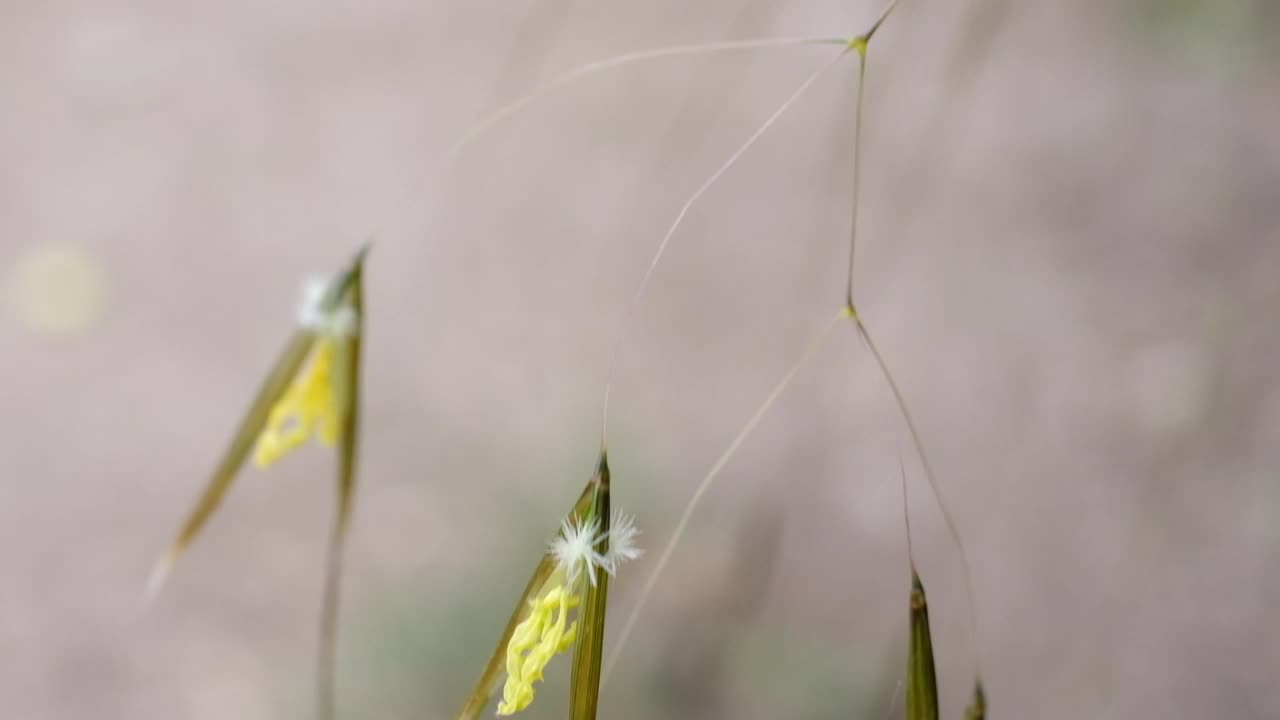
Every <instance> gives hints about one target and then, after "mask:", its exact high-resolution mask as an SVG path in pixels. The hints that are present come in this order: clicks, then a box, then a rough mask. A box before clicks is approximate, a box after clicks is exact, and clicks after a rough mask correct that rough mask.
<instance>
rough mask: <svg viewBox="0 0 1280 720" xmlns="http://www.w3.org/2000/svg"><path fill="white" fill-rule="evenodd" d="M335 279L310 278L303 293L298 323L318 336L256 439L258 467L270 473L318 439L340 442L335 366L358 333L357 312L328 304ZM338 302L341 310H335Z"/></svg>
mask: <svg viewBox="0 0 1280 720" xmlns="http://www.w3.org/2000/svg"><path fill="white" fill-rule="evenodd" d="M333 291H334V279H333V278H327V277H326V278H312V279H311V280H309V281H308V282H307V284H306V285H305V286H304V287H303V290H302V302H301V303H300V305H299V308H298V323H299V324H300V325H301V326H302V327H304V328H306V329H307V330H310V331H312V332H314V333H316V334H317V336H318V337H317V338H316V341H315V345H314V347H313V348H312V349H311V353H310V355H309V356H308V358H307V362H306V365H304V366H303V368H302V370H301V371H300V372H299V373H298V374H297V375H296V376H295V377H294V378H293V380H292V382H290V383H289V387H288V388H287V389H286V390H285V392H284V395H282V396H281V397H280V399H279V400H277V401H276V404H275V405H273V406H272V408H271V412H270V414H269V415H268V417H267V424H266V426H265V427H263V429H262V432H261V433H259V435H258V442H257V446H256V447H255V449H254V458H253V459H254V462H255V463H256V464H257V465H258V467H267V466H268V465H271V464H272V463H274V462H276V461H277V460H279V459H280V458H282V457H284V456H285V455H288V454H289V453H290V452H292V451H293V450H295V449H297V448H298V447H299V446H300V445H302V444H303V443H305V442H306V441H307V438H309V437H311V436H312V435H314V436H315V437H316V439H317V440H319V441H320V443H321V444H322V445H329V446H332V445H335V444H336V443H337V442H338V435H339V432H340V427H341V424H340V418H341V404H342V398H341V393H340V392H338V391H337V389H336V388H338V387H339V383H340V378H339V377H337V375H338V374H339V372H335V365H338V364H339V363H338V360H339V357H340V354H341V353H342V349H341V347H340V344H339V343H340V341H341V340H344V339H346V338H349V337H351V336H352V335H353V334H354V333H355V332H356V330H357V326H358V322H357V319H356V311H355V308H352V307H351V306H350V305H348V304H345V303H341V302H337V301H335V300H334V299H332V298H330V297H329V296H330V294H331V293H332V292H333ZM335 302H337V304H336V305H335Z"/></svg>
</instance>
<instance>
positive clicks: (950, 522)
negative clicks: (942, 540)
mask: <svg viewBox="0 0 1280 720" xmlns="http://www.w3.org/2000/svg"><path fill="white" fill-rule="evenodd" d="M853 322H854V324H855V326H856V327H857V330H858V336H859V337H861V338H862V340H863V342H864V343H866V346H867V349H868V350H870V351H871V356H872V357H873V358H875V361H876V366H877V367H879V368H880V375H881V377H883V378H884V381H885V384H887V385H888V386H889V390H890V391H891V392H892V393H893V399H894V401H895V402H896V403H897V405H898V412H899V414H901V415H902V419H903V421H904V422H905V423H906V425H907V431H908V432H909V433H910V434H911V442H912V443H914V445H915V449H916V454H918V455H919V456H920V464H921V466H923V467H924V475H925V478H926V479H928V481H929V488H930V490H932V491H933V498H934V500H935V501H936V502H937V503H938V510H939V511H940V512H941V513H942V519H943V521H944V522H945V523H946V525H947V532H948V533H949V534H950V535H951V540H952V542H954V543H955V544H956V551H957V552H958V553H959V554H960V565H961V567H962V568H963V570H964V585H965V592H966V594H967V595H968V600H969V630H970V632H971V634H972V637H973V649H974V657H975V658H976V659H975V661H974V664H975V665H976V666H977V668H978V675H979V676H981V675H982V653H981V651H980V646H979V644H978V610H977V601H976V600H975V597H976V596H975V593H974V590H973V570H972V569H971V567H970V565H969V553H968V552H967V551H966V550H965V547H964V541H963V540H961V539H960V529H959V527H958V526H957V525H956V521H955V518H954V517H952V515H951V511H950V510H949V509H947V503H946V501H945V500H944V499H943V497H942V491H941V490H940V489H939V488H938V479H937V476H936V475H935V474H934V472H933V463H931V462H929V455H928V454H927V453H926V452H925V450H924V442H923V441H921V439H920V430H919V428H917V426H916V421H915V419H914V418H913V417H912V415H911V411H910V410H908V409H907V401H906V399H905V398H903V396H902V390H901V389H900V388H899V387H898V383H897V382H896V381H895V380H894V379H893V373H891V372H889V365H888V364H887V363H885V360H884V356H883V355H881V354H880V350H879V348H877V347H876V344H875V341H874V340H872V339H871V333H870V332H868V331H867V326H866V324H865V323H864V322H863V320H862V318H861V317H860V316H858V315H854V316H853Z"/></svg>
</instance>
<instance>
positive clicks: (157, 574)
mask: <svg viewBox="0 0 1280 720" xmlns="http://www.w3.org/2000/svg"><path fill="white" fill-rule="evenodd" d="M178 554H179V549H178V548H177V547H172V548H169V550H168V551H167V552H165V554H164V556H163V557H161V558H160V560H159V561H158V562H157V563H156V564H155V567H153V568H152V569H151V574H150V575H149V576H148V577H147V584H146V586H145V587H144V588H143V589H142V604H143V606H144V607H147V606H150V605H151V604H152V603H153V602H155V599H156V597H158V596H159V595H160V591H161V590H163V589H164V586H165V583H166V582H167V581H168V580H169V573H170V571H172V570H173V566H174V563H176V562H177V560H178Z"/></svg>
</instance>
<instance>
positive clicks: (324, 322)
mask: <svg viewBox="0 0 1280 720" xmlns="http://www.w3.org/2000/svg"><path fill="white" fill-rule="evenodd" d="M337 279H338V278H337V276H333V275H316V276H313V277H311V278H308V279H307V282H306V283H305V284H304V285H303V286H302V299H301V301H300V302H299V303H298V324H299V325H301V326H302V327H304V328H306V329H308V330H311V331H313V332H316V333H319V334H321V335H326V336H328V337H333V338H346V337H351V336H352V335H354V334H355V332H356V329H357V328H356V324H357V323H356V311H355V308H352V307H351V306H350V305H346V304H342V305H339V306H338V307H336V308H325V306H324V303H325V299H326V296H327V295H328V293H329V288H330V287H331V286H332V285H333V283H335V282H337Z"/></svg>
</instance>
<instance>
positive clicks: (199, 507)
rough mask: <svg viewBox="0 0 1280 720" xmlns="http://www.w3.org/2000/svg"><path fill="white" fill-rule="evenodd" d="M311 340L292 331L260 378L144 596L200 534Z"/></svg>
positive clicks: (152, 592) (160, 582) (151, 592)
mask: <svg viewBox="0 0 1280 720" xmlns="http://www.w3.org/2000/svg"><path fill="white" fill-rule="evenodd" d="M314 343H315V337H314V336H313V335H312V334H311V333H309V332H306V331H305V330H298V331H295V332H294V333H293V336H292V337H290V338H289V342H288V343H286V344H285V347H284V350H283V351H282V352H281V353H280V356H279V358H278V359H277V360H276V362H275V364H274V365H273V366H272V367H271V371H270V372H268V373H267V377H266V379H265V380H264V381H263V382H262V385H261V387H259V388H258V394H257V395H255V396H254V398H253V402H252V403H250V405H249V410H248V412H246V413H245V415H244V418H243V419H241V421H240V426H239V427H238V428H237V429H236V432H235V435H234V436H232V438H231V443H230V444H229V445H228V446H227V449H226V451H224V452H223V454H222V460H221V461H220V462H219V463H218V466H217V467H216V468H215V469H214V471H213V474H212V475H211V476H210V477H209V481H208V482H207V483H206V484H205V488H204V492H202V493H201V495H200V498H199V499H198V500H196V504H195V507H193V508H192V510H191V512H190V514H189V515H188V516H187V519H186V522H184V523H183V524H182V527H181V528H180V529H179V530H178V535H177V537H176V538H175V539H174V540H173V542H172V543H171V544H170V545H169V548H168V549H167V550H166V551H165V554H164V556H163V557H162V558H161V559H160V562H159V563H158V564H157V565H156V568H155V570H154V571H153V572H152V575H151V580H150V582H149V583H148V585H147V594H148V596H154V595H155V594H156V593H157V592H159V590H160V588H161V586H162V585H163V584H164V580H165V578H166V577H167V576H168V574H169V571H170V570H171V569H172V568H173V565H174V563H175V562H177V560H178V557H179V556H181V555H182V553H183V552H185V551H186V549H187V547H188V546H190V545H191V542H192V541H193V540H195V538H196V536H197V535H198V534H200V530H201V529H203V528H204V526H205V523H206V522H208V520H209V517H210V516H212V515H213V513H214V511H215V510H217V509H218V506H219V505H220V504H222V499H223V498H224V497H225V496H226V494H227V490H229V489H230V488H231V483H232V482H234V481H235V478H236V475H237V473H239V471H240V468H241V467H242V466H243V465H244V461H245V458H247V457H248V456H249V453H250V452H251V451H252V450H253V446H254V444H255V443H256V442H257V440H258V435H259V433H261V432H262V428H263V426H265V425H266V423H267V417H268V416H269V415H270V414H271V408H272V406H273V405H275V404H276V401H277V400H279V399H280V397H281V396H282V395H284V392H285V390H286V389H288V387H289V383H290V382H291V381H292V380H293V378H294V376H295V375H297V374H298V370H299V369H300V368H301V367H302V363H303V362H304V361H306V359H307V354H308V353H309V352H310V351H311V347H312V345H314Z"/></svg>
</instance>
